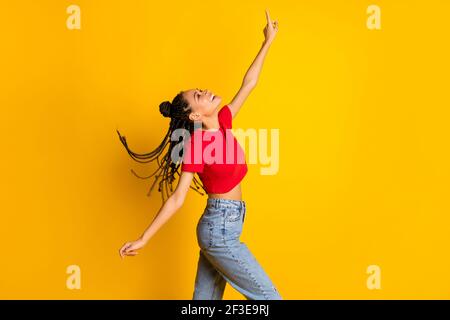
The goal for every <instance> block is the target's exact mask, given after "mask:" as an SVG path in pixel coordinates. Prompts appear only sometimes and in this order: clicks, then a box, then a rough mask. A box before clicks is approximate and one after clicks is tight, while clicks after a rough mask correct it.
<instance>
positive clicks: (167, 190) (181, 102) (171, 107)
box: [117, 91, 206, 202]
mask: <svg viewBox="0 0 450 320" xmlns="http://www.w3.org/2000/svg"><path fill="white" fill-rule="evenodd" d="M159 111H160V112H161V114H162V115H163V116H164V117H167V118H170V125H169V129H168V130H167V133H166V135H165V136H164V138H163V140H162V142H161V143H160V145H159V146H158V147H157V148H156V149H155V150H153V151H151V152H149V153H136V152H133V151H132V150H130V148H129V147H128V144H127V140H126V137H125V136H122V135H121V134H120V132H119V130H117V134H118V135H119V138H120V141H121V142H122V144H123V145H124V147H125V149H126V150H127V152H128V154H129V155H130V156H131V158H132V159H133V160H135V161H137V162H140V163H148V162H151V161H154V160H156V161H157V163H158V168H157V169H156V171H155V172H153V173H152V174H150V175H149V176H146V177H142V176H139V175H138V174H136V172H134V170H133V169H131V172H132V173H133V174H134V175H135V176H136V177H138V178H140V179H150V178H151V177H153V176H154V179H155V180H154V181H153V183H152V185H151V186H150V189H149V191H148V193H147V196H150V194H151V192H152V190H153V188H154V187H155V185H156V183H158V179H159V178H161V179H160V181H159V183H158V191H159V192H161V196H162V201H163V202H165V200H166V199H167V198H168V197H169V196H170V194H171V193H172V192H173V191H174V190H173V186H172V183H173V181H174V180H175V175H177V176H180V172H178V171H179V167H180V166H181V163H180V161H177V162H173V159H172V157H171V154H172V149H173V148H174V147H175V146H176V145H177V144H178V143H179V141H172V139H171V136H172V132H173V131H174V130H176V129H186V130H187V131H189V133H190V134H191V136H192V133H193V131H194V122H193V121H192V120H191V119H189V114H190V113H191V107H190V106H189V103H188V102H187V101H186V99H184V97H183V91H180V92H179V93H178V94H177V95H176V96H175V98H174V99H173V100H172V102H170V101H164V102H162V103H161V104H160V105H159ZM180 138H182V139H183V143H185V142H186V137H185V136H181V137H180ZM167 145H169V149H168V150H167V152H164V150H165V149H166V147H167ZM184 149H185V148H182V149H181V150H182V152H183V153H184ZM183 156H184V154H182V155H181V158H182V157H183ZM193 181H194V185H195V188H194V187H193V186H190V188H192V189H194V190H195V191H197V192H198V193H200V194H201V195H204V194H205V193H203V192H201V191H199V189H200V188H202V189H203V190H204V191H205V192H206V190H205V188H204V186H203V184H202V183H201V181H200V180H199V179H197V177H195V176H194V179H193ZM166 197H167V198H166Z"/></svg>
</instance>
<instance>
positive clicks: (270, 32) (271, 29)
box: [263, 10, 278, 44]
mask: <svg viewBox="0 0 450 320" xmlns="http://www.w3.org/2000/svg"><path fill="white" fill-rule="evenodd" d="M266 19H267V24H266V26H265V27H264V30H263V33H264V37H265V40H264V42H265V43H269V44H270V43H272V41H273V39H275V36H276V35H277V32H278V20H275V21H273V22H272V20H271V19H270V15H269V11H267V10H266Z"/></svg>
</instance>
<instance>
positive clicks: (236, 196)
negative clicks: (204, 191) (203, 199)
mask: <svg viewBox="0 0 450 320" xmlns="http://www.w3.org/2000/svg"><path fill="white" fill-rule="evenodd" d="M208 198H219V199H230V200H242V190H241V183H238V184H237V185H236V186H235V187H234V188H233V189H231V190H230V191H228V192H226V193H209V194H208Z"/></svg>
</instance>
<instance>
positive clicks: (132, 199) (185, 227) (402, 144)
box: [0, 0, 450, 299]
mask: <svg viewBox="0 0 450 320" xmlns="http://www.w3.org/2000/svg"><path fill="white" fill-rule="evenodd" d="M71 4H77V5H79V6H80V8H81V30H69V29H67V27H66V19H67V16H68V14H67V13H66V8H67V7H68V6H69V5H71ZM370 4H377V5H379V6H380V7H381V19H382V20H381V26H382V29H381V30H369V29H367V27H366V18H367V14H366V8H367V6H368V5H370ZM265 8H268V9H269V10H270V13H271V15H272V18H273V19H278V20H279V25H280V27H279V28H280V29H279V34H278V36H277V39H276V41H275V42H274V44H273V45H272V47H271V49H270V51H269V54H268V56H267V59H266V61H265V64H264V68H263V71H262V73H261V78H260V82H259V84H258V87H257V88H256V89H255V90H254V92H253V93H252V95H251V97H249V99H248V100H247V102H246V103H245V106H244V107H243V109H242V110H241V111H240V113H239V116H238V117H237V118H236V119H235V124H234V126H235V127H240V128H243V129H246V128H267V129H270V128H278V129H279V130H280V170H279V172H278V174H277V175H274V176H262V175H260V174H259V169H260V165H249V173H248V175H247V177H246V179H245V180H244V182H243V191H244V200H245V201H246V202H247V209H248V211H247V216H246V220H245V221H246V224H245V228H244V233H243V235H242V240H243V241H245V242H246V243H247V244H248V246H249V247H250V248H251V250H252V251H253V252H254V254H255V256H256V257H257V258H258V260H259V261H260V262H261V264H262V265H263V267H264V268H265V269H266V271H267V272H268V274H269V275H270V276H271V278H272V279H273V281H274V283H275V284H276V285H277V287H278V288H279V290H280V292H281V293H282V295H283V296H284V298H285V299H316V298H323V299H330V298H338V299H349V298H357V299H380V298H384V299H392V298H447V299H448V298H450V273H449V270H450V256H449V254H448V248H449V246H450V233H449V227H450V218H449V211H450V210H449V209H450V205H449V200H448V199H449V178H450V170H449V163H450V153H449V138H450V132H449V129H448V124H449V120H450V117H449V115H450V112H449V109H448V107H449V105H450V103H449V100H450V99H449V91H448V85H449V82H448V75H449V72H450V70H449V69H450V68H449V60H448V57H449V56H450V52H449V48H448V34H449V29H450V28H449V25H448V22H447V21H448V19H447V15H448V12H449V10H450V3H449V2H448V1H444V0H442V1H438V0H433V1H411V0H408V1H406V0H405V1H400V0H396V1H382V0H377V1H363V0H358V1H357V0H351V1H325V0H321V1H294V0H291V1H287V0H285V1H282V0H277V1H259V0H258V1H256V0H254V1H231V0H228V1H220V2H219V1H214V2H210V1H189V2H188V1H144V0H133V1H102V0H96V1H87V0H83V1H82V0H78V1H74V2H72V1H61V0H58V1H55V0H45V1H43V0H41V1H34V0H33V1H32V0H29V1H4V2H2V4H1V10H0V15H1V16H0V30H1V42H2V50H1V62H0V67H1V91H0V92H1V95H0V105H1V111H2V113H1V117H0V119H1V120H0V121H1V131H2V139H1V144H2V156H1V165H0V168H1V169H0V170H1V193H0V194H1V217H2V223H1V224H0V239H1V245H2V252H3V254H2V258H1V263H0V298H3V299H16V298H21V299H32V298H37V299H47V298H52V299H78V298H83V299H92V298H96V299H119V298H124V299H190V298H191V296H192V291H193V283H194V277H195V271H196V264H197V258H198V246H197V243H196V238H195V226H196V223H197V221H198V218H199V217H200V214H201V213H202V211H203V208H204V205H205V199H206V198H205V197H201V196H199V195H198V194H197V193H195V192H194V191H191V192H190V193H189V195H188V197H187V201H186V203H185V205H184V206H183V208H182V209H181V210H180V211H179V212H178V213H177V214H176V215H175V216H174V217H173V219H172V220H171V221H169V223H168V224H167V225H165V226H164V227H163V229H161V230H160V232H159V233H158V234H157V235H156V236H155V237H154V238H153V239H152V240H151V242H150V243H149V244H148V246H147V247H146V248H145V249H144V250H142V251H141V254H140V255H139V256H138V257H132V258H126V259H125V260H121V259H120V258H119V255H118V249H119V248H120V246H121V245H122V244H123V243H124V242H125V241H128V240H133V239H135V238H136V237H137V236H139V235H140V234H141V233H142V231H143V230H144V228H145V227H146V226H147V224H148V223H149V222H150V221H151V219H152V218H153V216H154V215H155V214H156V212H157V210H158V209H159V207H160V206H161V199H160V195H159V193H154V194H153V195H152V196H151V197H150V198H148V197H146V192H147V190H148V187H149V183H150V181H149V180H140V179H137V178H136V177H134V176H133V175H132V174H131V172H130V169H131V168H133V169H134V170H136V171H137V172H139V173H141V174H142V175H145V174H146V173H149V172H151V171H152V170H153V169H154V168H155V165H156V164H155V163H152V164H151V165H140V164H138V163H136V162H134V161H133V160H132V159H131V158H130V157H129V156H128V154H127V153H126V152H125V149H124V148H123V146H122V145H121V144H120V141H119V139H118V136H117V133H116V128H118V129H119V130H120V131H121V133H122V134H124V135H125V136H126V137H127V140H128V142H129V145H130V147H131V148H132V149H133V150H135V151H137V152H148V151H151V150H153V149H154V148H155V147H156V146H157V145H158V144H159V142H160V141H161V139H162V137H163V136H164V135H165V133H166V130H167V126H168V120H167V119H165V118H163V117H162V116H161V115H160V113H159V111H158V105H159V103H160V102H162V101H164V100H169V99H172V98H173V96H174V95H175V94H176V93H177V92H178V91H179V90H182V89H188V88H192V87H199V88H208V89H210V90H212V91H214V92H216V93H217V94H219V95H221V96H222V97H223V102H224V103H226V102H229V101H230V100H231V98H232V97H233V95H234V94H235V93H236V91H237V89H238V88H239V85H240V83H241V80H242V77H243V76H244V73H245V71H246V70H247V68H248V66H249V65H250V63H251V61H252V60H253V58H254V57H255V55H256V53H257V51H258V50H259V47H260V45H261V42H262V40H263V33H262V30H263V28H264V25H265V15H264V9H265ZM72 264H74V265H79V266H80V268H81V281H82V287H81V290H69V289H67V288H66V278H67V277H68V275H67V274H66V268H67V266H69V265H72ZM369 265H378V266H380V268H381V289H380V290H369V289H368V288H367V287H366V279H367V277H368V274H367V273H366V269H367V266H369ZM242 298H243V297H242V296H241V295H240V294H239V293H237V292H236V291H235V290H234V289H232V288H231V287H230V286H227V289H226V292H225V299H242Z"/></svg>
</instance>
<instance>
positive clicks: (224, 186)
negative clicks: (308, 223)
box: [118, 10, 282, 300]
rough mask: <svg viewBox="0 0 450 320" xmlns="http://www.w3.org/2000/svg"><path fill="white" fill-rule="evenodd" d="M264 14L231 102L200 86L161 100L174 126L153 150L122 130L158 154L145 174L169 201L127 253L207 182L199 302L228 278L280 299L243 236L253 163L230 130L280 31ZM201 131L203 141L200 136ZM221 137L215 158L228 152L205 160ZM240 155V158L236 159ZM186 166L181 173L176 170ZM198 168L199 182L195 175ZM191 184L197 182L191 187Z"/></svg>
mask: <svg viewBox="0 0 450 320" xmlns="http://www.w3.org/2000/svg"><path fill="white" fill-rule="evenodd" d="M266 19H267V24H266V26H265V28H264V30H263V33H264V38H265V39H264V41H263V43H262V47H261V48H260V50H259V52H258V54H257V56H256V58H255V59H254V61H253V63H252V64H251V66H250V68H249V69H248V71H247V72H246V74H245V76H244V80H243V82H242V85H241V87H240V89H239V91H238V93H237V94H236V95H235V97H234V98H233V100H232V101H231V102H230V103H228V104H226V105H224V106H223V107H220V106H221V103H222V99H221V97H220V96H218V95H215V94H213V93H212V92H210V91H208V90H200V89H190V90H187V91H181V92H180V93H178V94H177V95H176V96H175V98H174V99H173V100H172V102H169V101H164V102H162V103H161V104H160V106H159V108H160V112H161V113H162V114H163V115H164V116H165V117H169V118H170V119H171V120H170V127H169V130H168V132H167V134H166V136H165V137H164V139H163V141H162V143H161V144H160V146H159V147H158V148H156V149H155V150H154V151H153V152H150V153H146V154H139V153H135V152H133V151H131V150H130V149H129V147H128V145H127V142H126V139H125V137H124V136H121V135H120V132H118V134H119V137H120V140H121V142H122V143H123V145H124V146H125V148H126V150H127V151H128V153H129V154H130V156H131V157H132V158H133V159H134V160H136V161H138V162H149V161H153V160H155V159H157V161H158V164H159V167H158V169H157V170H156V171H155V172H154V173H153V174H152V175H150V176H148V177H140V178H145V179H146V178H150V177H152V176H155V181H154V183H153V184H152V186H151V188H150V191H151V190H152V189H153V187H154V185H155V183H156V182H157V181H158V179H159V178H161V181H159V185H158V186H159V188H158V190H159V191H160V192H161V195H162V197H163V202H164V204H163V205H162V207H161V209H160V210H159V212H158V214H157V215H156V217H155V218H154V219H153V221H152V223H151V224H150V225H149V226H148V227H147V229H146V230H145V231H144V233H143V234H142V236H141V237H139V238H138V239H137V240H135V241H132V242H127V243H125V244H124V245H123V246H122V247H121V248H120V251H119V253H120V256H121V257H122V258H123V257H125V256H134V255H136V254H137V253H138V252H137V250H139V249H141V248H142V247H144V246H145V245H146V244H147V243H148V241H149V240H150V239H151V238H152V237H153V235H154V234H155V233H156V232H157V231H158V230H159V229H160V228H161V227H162V226H163V225H164V224H165V223H166V222H167V221H168V220H169V219H170V218H171V217H172V215H173V214H174V213H175V212H176V211H177V210H178V209H179V208H180V207H181V206H182V205H183V202H184V200H185V197H186V193H187V192H188V190H189V189H190V188H192V189H194V190H196V191H197V192H199V193H201V192H200V191H199V190H198V189H199V188H200V187H201V188H203V190H204V191H206V192H207V194H208V198H207V201H206V207H205V209H204V211H203V214H202V216H201V217H200V220H199V221H198V224H197V230H196V234H197V240H198V245H199V247H200V251H199V260H198V265H197V274H196V279H195V285H194V290H193V291H194V292H193V299H195V300H198V299H202V300H220V299H222V298H223V293H224V290H225V285H226V283H227V282H228V283H229V284H230V285H231V286H232V287H234V288H235V289H236V290H238V291H239V292H240V293H242V294H243V295H244V296H245V297H246V299H249V300H250V299H251V300H275V299H276V300H281V299H282V298H281V295H280V294H279V292H278V290H277V289H276V287H275V285H274V284H273V283H272V281H271V280H270V278H269V276H268V275H267V274H266V272H265V271H264V269H263V268H262V267H261V265H260V264H259V263H258V262H257V260H256V259H255V257H254V256H253V254H252V253H251V252H250V250H249V249H248V247H247V245H246V244H245V243H243V242H241V241H240V236H241V233H242V227H243V223H244V218H245V213H246V203H245V201H244V200H242V192H241V181H242V179H243V178H244V176H245V174H246V173H247V164H246V162H245V156H243V154H244V152H243V150H242V148H241V147H240V145H239V143H238V142H237V140H236V138H235V137H234V136H233V135H232V133H230V131H231V130H230V129H231V128H232V120H233V119H234V118H235V117H236V115H237V113H238V111H239V109H240V108H241V106H242V105H243V103H244V101H245V100H246V98H247V97H248V95H249V94H250V92H251V91H252V90H253V89H254V88H255V86H256V84H257V82H258V78H259V74H260V72H261V68H262V65H263V62H264V59H265V57H266V55H267V52H268V50H269V48H270V46H271V44H272V42H273V40H274V39H275V36H276V34H277V32H278V22H277V21H273V22H272V20H271V19H270V15H269V13H268V12H267V10H266ZM180 131H182V132H188V133H189V134H188V136H189V137H186V136H184V135H183V134H181V135H179V137H180V136H182V137H183V141H182V146H183V148H182V149H181V151H182V152H181V153H182V161H176V160H175V159H174V157H173V154H176V152H173V151H175V150H176V147H177V146H178V145H179V141H177V139H173V136H174V134H175V133H179V132H180ZM196 135H197V137H199V139H197V138H195V136H196ZM218 141H220V143H219V145H220V146H222V147H223V149H222V152H218V153H217V150H216V153H215V155H214V159H216V160H217V157H219V158H220V157H222V156H223V158H220V160H219V161H217V162H211V161H206V160H207V159H205V157H206V154H207V152H206V150H208V145H209V144H210V143H215V142H216V143H217V142H218ZM208 142H209V143H208ZM167 145H169V148H168V151H167V152H166V153H164V155H163V156H162V159H160V158H159V156H160V155H161V154H163V152H164V149H165V147H166V146H167ZM216 146H217V144H216ZM199 152H201V154H200V158H198V154H199ZM211 154H212V153H211ZM217 154H219V156H218V155H217ZM220 154H221V155H220ZM229 154H232V155H233V158H232V161H230V158H228V157H229ZM239 157H240V159H241V160H237V159H238V158H239ZM242 158H244V160H243V161H242ZM224 159H226V160H224ZM180 166H181V174H180V173H179V172H178V168H179V167H180ZM195 173H197V175H198V177H199V178H200V181H199V180H197V179H196V178H195ZM175 175H177V176H179V182H178V185H177V186H176V188H175V190H173V188H172V182H173V181H174V180H175ZM192 182H194V185H195V188H194V187H192V186H191V184H192ZM201 194H203V193H201ZM165 196H167V198H165Z"/></svg>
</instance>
